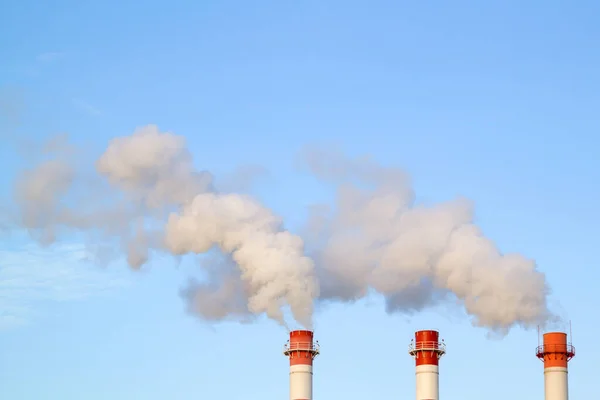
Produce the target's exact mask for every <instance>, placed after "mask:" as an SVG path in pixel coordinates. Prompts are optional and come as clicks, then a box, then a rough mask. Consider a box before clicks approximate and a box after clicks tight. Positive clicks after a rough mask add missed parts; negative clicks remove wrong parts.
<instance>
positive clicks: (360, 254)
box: [303, 151, 551, 333]
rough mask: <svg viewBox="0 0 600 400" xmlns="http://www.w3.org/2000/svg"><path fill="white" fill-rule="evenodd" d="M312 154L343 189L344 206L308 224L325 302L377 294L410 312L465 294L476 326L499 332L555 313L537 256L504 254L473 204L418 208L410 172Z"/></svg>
mask: <svg viewBox="0 0 600 400" xmlns="http://www.w3.org/2000/svg"><path fill="white" fill-rule="evenodd" d="M303 160H304V162H305V164H306V165H307V166H308V168H309V169H310V171H311V172H312V173H314V174H315V175H316V176H317V177H318V178H320V179H322V180H324V181H327V182H331V183H334V184H335V185H336V190H337V191H336V204H335V207H334V208H332V209H328V208H327V207H323V206H321V207H315V210H316V211H315V212H314V213H313V215H312V218H311V220H310V221H309V224H308V229H307V230H306V232H307V237H306V239H307V242H309V243H311V244H312V246H313V247H314V257H313V258H314V259H315V261H316V264H317V267H318V271H319V278H320V286H321V299H322V300H341V301H352V300H356V299H359V298H362V297H365V296H367V295H368V294H369V293H370V292H371V291H376V292H379V293H381V294H382V295H383V296H384V297H385V300H386V308H387V310H388V311H389V312H396V311H398V312H405V313H413V312H416V311H420V310H422V309H424V308H426V307H430V306H434V305H436V304H437V303H439V302H440V301H447V300H449V299H452V300H455V301H456V300H458V301H460V302H461V303H462V304H463V305H464V308H465V310H466V312H467V313H468V314H469V315H470V316H471V317H472V318H473V324H474V325H476V326H483V327H486V328H489V329H491V330H493V331H496V332H499V333H506V332H508V330H510V328H511V327H512V326H515V325H519V326H523V327H533V326H536V325H537V324H543V323H544V322H545V321H547V320H548V318H550V317H551V314H550V313H549V311H548V307H547V302H546V298H547V294H548V287H547V285H546V281H545V276H544V274H543V273H541V272H539V271H538V270H537V268H536V264H535V262H534V261H533V260H530V259H528V258H526V257H524V256H522V255H520V254H501V253H500V252H499V250H498V249H497V248H496V246H495V245H494V243H493V242H492V241H491V240H490V239H488V238H486V237H485V236H484V235H483V234H482V232H481V230H480V229H479V228H478V227H477V226H475V225H474V224H473V207H472V204H471V203H470V202H469V201H467V200H465V199H456V200H455V201H451V202H447V203H442V204H438V205H434V206H427V207H426V206H421V205H416V204H415V201H414V199H415V196H414V194H413V191H412V189H411V186H410V182H409V180H408V178H407V177H406V176H405V174H403V173H402V171H399V170H395V169H392V168H385V167H382V166H380V165H377V164H375V163H373V162H372V161H370V160H369V159H356V160H351V159H347V158H344V157H342V156H341V155H340V154H337V153H325V152H319V151H306V152H305V153H304V154H303Z"/></svg>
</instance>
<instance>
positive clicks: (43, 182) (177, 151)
mask: <svg viewBox="0 0 600 400" xmlns="http://www.w3.org/2000/svg"><path fill="white" fill-rule="evenodd" d="M51 144H52V146H46V147H45V149H46V151H45V152H44V156H45V157H46V159H44V160H43V161H42V162H41V163H40V164H38V165H37V166H35V167H34V168H31V169H28V170H26V171H24V172H23V174H21V175H20V176H19V179H18V180H17V184H16V190H15V200H16V202H17V205H18V207H19V216H20V221H19V222H20V224H21V226H24V227H26V228H27V229H28V230H29V231H30V232H31V233H32V234H33V235H34V236H35V237H36V238H37V239H39V240H41V241H43V242H46V243H50V242H52V241H54V240H56V238H57V236H58V234H60V233H61V232H77V233H86V234H90V235H96V237H102V238H108V239H114V238H116V239H117V240H118V241H120V242H121V248H122V250H123V251H124V252H125V253H126V254H127V260H128V262H129V264H130V265H131V267H133V268H139V267H141V266H142V265H143V264H145V263H146V262H147V260H148V259H149V257H150V254H151V251H152V250H154V251H162V252H166V253H168V254H171V255H174V256H178V255H182V254H188V253H195V254H205V253H207V252H209V251H211V250H213V249H214V248H217V249H219V250H220V251H221V252H223V253H225V254H228V255H229V256H230V257H231V259H232V260H233V261H234V262H235V264H236V265H237V268H238V272H237V273H235V271H234V272H232V271H231V270H230V269H226V270H224V271H219V270H218V269H217V270H214V269H213V271H212V275H211V277H212V278H214V279H217V285H219V286H220V288H219V289H218V290H216V291H215V290H212V291H211V290H210V288H208V287H206V286H202V285H200V286H198V285H196V286H192V287H191V289H190V288H188V290H187V291H184V294H185V297H186V298H188V299H189V301H190V302H191V303H190V305H189V306H190V310H192V311H194V312H196V313H197V314H199V315H200V316H201V317H206V318H208V319H213V320H214V319H224V318H227V317H234V318H235V317H239V318H242V319H245V318H246V317H247V314H248V313H250V314H253V315H259V314H263V313H264V314H266V315H267V316H268V317H270V318H272V319H274V320H276V321H278V322H280V323H282V324H285V322H284V320H283V312H282V309H283V308H284V307H286V306H289V307H290V309H291V312H292V314H293V317H294V318H295V319H296V321H298V322H299V323H300V324H302V325H304V326H305V327H308V328H309V327H310V326H311V319H312V307H313V300H314V298H315V297H316V296H318V285H317V282H316V279H315V276H314V266H313V262H312V261H311V260H310V259H309V258H307V257H305V256H304V255H303V252H304V244H303V241H302V239H300V238H299V237H298V236H295V235H293V234H291V233H290V232H287V231H285V230H283V228H282V222H281V220H280V219H279V218H278V217H277V216H275V215H274V214H273V213H272V212H270V211H269V210H268V209H266V208H264V207H263V206H261V205H260V204H259V203H258V202H256V201H255V200H253V199H251V198H250V197H248V196H243V195H239V194H223V193H218V192H216V191H215V190H214V187H213V184H212V176H211V175H210V174H209V173H207V172H202V171H196V169H195V168H194V166H193V159H192V156H191V154H190V153H189V151H188V150H187V149H186V147H185V139H184V138H183V137H181V136H177V135H174V134H172V133H169V132H160V131H159V130H158V128H157V127H156V126H152V125H149V126H146V127H143V128H140V129H137V130H136V131H135V132H134V133H133V134H132V135H131V136H127V137H121V138H117V139H114V140H112V141H111V142H110V144H109V146H108V148H107V149H106V151H105V152H104V153H103V154H102V156H101V157H100V158H99V159H98V161H97V162H96V163H95V167H96V173H95V174H92V175H91V176H90V175H86V173H85V171H86V168H85V165H84V164H83V163H84V162H85V161H86V159H85V157H84V158H83V159H82V158H81V157H79V158H78V157H76V156H77V154H78V152H73V151H65V150H66V149H67V148H69V146H68V145H67V143H66V142H64V141H54V142H52V143H51ZM213 284H214V282H213ZM228 297H231V299H228ZM199 302H200V303H201V304H199ZM244 303H245V304H244ZM213 307H215V308H213ZM245 310H247V312H245Z"/></svg>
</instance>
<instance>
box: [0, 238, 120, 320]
mask: <svg viewBox="0 0 600 400" xmlns="http://www.w3.org/2000/svg"><path fill="white" fill-rule="evenodd" d="M91 260H92V258H91V257H90V255H89V254H88V252H87V251H86V249H85V247H84V246H83V245H79V244H71V245H61V246H52V247H48V248H43V247H39V246H36V245H32V244H28V245H23V246H20V247H18V248H6V247H5V246H3V247H2V248H0V330H1V329H8V328H14V327H17V326H20V325H26V324H29V323H31V322H33V321H34V320H35V319H36V318H37V317H38V316H39V313H40V311H39V309H40V307H43V306H44V305H47V304H48V303H58V302H71V301H80V300H84V299H87V298H91V297H97V296H102V295H106V294H109V293H111V292H112V291H113V290H116V289H119V288H123V287H125V286H127V285H128V283H129V281H128V280H127V279H126V278H125V277H124V275H123V274H119V273H118V272H116V271H114V270H111V269H108V268H101V267H98V266H95V265H92V263H91V262H90V261H91Z"/></svg>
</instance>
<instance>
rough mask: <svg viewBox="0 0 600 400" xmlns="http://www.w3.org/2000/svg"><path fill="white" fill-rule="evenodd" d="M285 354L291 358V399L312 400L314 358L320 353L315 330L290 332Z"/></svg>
mask: <svg viewBox="0 0 600 400" xmlns="http://www.w3.org/2000/svg"><path fill="white" fill-rule="evenodd" d="M283 354H285V355H286V356H287V357H289V359H290V400H312V398H313V396H312V388H313V360H314V358H315V357H316V356H317V355H318V354H319V342H316V343H313V332H312V331H292V332H290V340H288V342H287V343H286V344H285V347H284V350H283Z"/></svg>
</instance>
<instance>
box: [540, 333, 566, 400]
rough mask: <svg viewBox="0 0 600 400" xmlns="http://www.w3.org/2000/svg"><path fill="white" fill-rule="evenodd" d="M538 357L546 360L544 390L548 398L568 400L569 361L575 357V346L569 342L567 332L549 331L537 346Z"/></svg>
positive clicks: (549, 399) (547, 399)
mask: <svg viewBox="0 0 600 400" xmlns="http://www.w3.org/2000/svg"><path fill="white" fill-rule="evenodd" d="M536 355H537V357H538V358H539V359H540V360H542V361H543V362H544V392H545V393H546V397H545V398H546V400H568V399H569V385H568V380H569V376H568V369H567V365H568V363H569V361H570V360H571V359H572V358H573V357H575V348H574V347H573V346H571V344H570V343H567V334H566V333H563V332H549V333H545V334H544V342H543V344H542V345H540V346H538V347H537V350H536Z"/></svg>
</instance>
